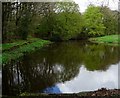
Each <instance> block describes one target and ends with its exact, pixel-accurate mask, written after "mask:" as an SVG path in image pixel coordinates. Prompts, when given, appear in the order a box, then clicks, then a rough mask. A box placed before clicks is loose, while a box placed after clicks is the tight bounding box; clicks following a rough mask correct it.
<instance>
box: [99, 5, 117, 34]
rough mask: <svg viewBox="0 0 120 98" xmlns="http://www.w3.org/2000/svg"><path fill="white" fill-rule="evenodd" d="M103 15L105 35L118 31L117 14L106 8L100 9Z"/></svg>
mask: <svg viewBox="0 0 120 98" xmlns="http://www.w3.org/2000/svg"><path fill="white" fill-rule="evenodd" d="M101 13H102V14H103V24H104V26H105V27H106V28H105V35H110V34H115V33H117V31H118V22H117V21H118V12H117V11H112V10H111V9H109V8H108V7H107V6H104V7H101Z"/></svg>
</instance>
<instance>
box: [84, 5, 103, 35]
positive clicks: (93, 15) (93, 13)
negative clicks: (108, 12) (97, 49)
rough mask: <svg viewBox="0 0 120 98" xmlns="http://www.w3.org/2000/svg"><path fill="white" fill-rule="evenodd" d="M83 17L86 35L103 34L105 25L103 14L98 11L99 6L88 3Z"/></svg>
mask: <svg viewBox="0 0 120 98" xmlns="http://www.w3.org/2000/svg"><path fill="white" fill-rule="evenodd" d="M83 18H84V27H85V33H87V35H88V36H100V35H104V31H105V26H104V24H103V14H102V13H101V12H100V8H99V7H96V6H94V5H90V6H89V7H88V8H87V10H86V11H85V13H84V15H83Z"/></svg>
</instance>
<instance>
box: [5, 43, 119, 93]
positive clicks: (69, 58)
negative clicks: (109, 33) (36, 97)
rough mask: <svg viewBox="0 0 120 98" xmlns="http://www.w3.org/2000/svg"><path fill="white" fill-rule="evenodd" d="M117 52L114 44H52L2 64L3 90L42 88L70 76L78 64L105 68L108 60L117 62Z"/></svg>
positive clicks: (73, 73) (15, 91)
mask: <svg viewBox="0 0 120 98" xmlns="http://www.w3.org/2000/svg"><path fill="white" fill-rule="evenodd" d="M117 54H118V50H117V47H111V46H105V45H97V44H90V43H89V44H88V43H78V42H66V43H65V42H64V43H57V44H52V45H51V46H50V47H46V48H43V49H41V50H40V51H36V52H35V53H31V54H29V55H27V56H25V57H24V58H23V60H21V61H18V63H15V62H13V63H11V64H8V65H6V66H5V67H4V68H3V94H10V95H11V94H12V95H13V94H16V93H21V92H37V91H38V92H39V91H42V90H43V89H45V88H47V87H50V86H52V85H54V84H56V83H58V82H64V81H68V80H71V79H72V78H74V77H75V76H76V75H77V74H78V73H79V68H80V66H81V65H85V67H86V68H87V69H88V70H106V69H107V68H108V66H109V65H110V64H112V63H117V62H118V57H117ZM18 88H19V89H18Z"/></svg>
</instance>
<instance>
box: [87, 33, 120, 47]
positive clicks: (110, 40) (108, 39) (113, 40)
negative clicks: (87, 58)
mask: <svg viewBox="0 0 120 98" xmlns="http://www.w3.org/2000/svg"><path fill="white" fill-rule="evenodd" d="M119 36H120V35H108V36H103V37H96V38H90V39H89V40H90V41H91V42H95V43H106V44H114V45H118V44H119V43H120V39H119Z"/></svg>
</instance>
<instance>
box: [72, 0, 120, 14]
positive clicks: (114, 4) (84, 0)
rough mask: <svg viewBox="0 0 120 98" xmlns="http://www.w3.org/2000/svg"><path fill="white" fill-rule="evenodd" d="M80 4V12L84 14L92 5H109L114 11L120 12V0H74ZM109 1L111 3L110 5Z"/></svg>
mask: <svg viewBox="0 0 120 98" xmlns="http://www.w3.org/2000/svg"><path fill="white" fill-rule="evenodd" d="M74 1H75V2H76V3H77V4H79V7H80V12H84V11H85V9H86V8H87V6H88V5H89V4H90V3H91V4H94V5H101V4H104V5H107V6H108V7H109V8H110V9H112V10H118V1H119V0H74ZM108 1H109V3H108Z"/></svg>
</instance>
